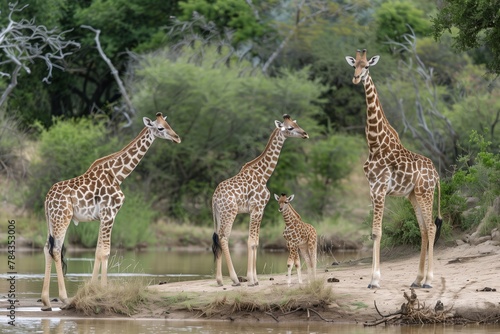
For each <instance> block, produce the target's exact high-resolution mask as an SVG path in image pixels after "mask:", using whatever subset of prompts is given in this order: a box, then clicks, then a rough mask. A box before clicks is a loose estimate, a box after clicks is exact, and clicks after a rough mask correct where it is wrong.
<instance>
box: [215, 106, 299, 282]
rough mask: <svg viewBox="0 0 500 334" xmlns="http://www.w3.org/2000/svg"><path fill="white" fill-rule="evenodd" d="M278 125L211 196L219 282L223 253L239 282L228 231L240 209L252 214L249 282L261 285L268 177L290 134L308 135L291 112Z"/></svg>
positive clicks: (219, 280)
mask: <svg viewBox="0 0 500 334" xmlns="http://www.w3.org/2000/svg"><path fill="white" fill-rule="evenodd" d="M275 125H276V129H274V131H273V132H272V133H271V137H270V138H269V141H268V143H267V146H266V148H265V149H264V151H263V152H262V153H261V154H260V155H259V156H258V157H257V158H255V159H254V160H252V161H250V162H248V163H246V164H245V165H244V166H243V167H242V168H241V170H240V172H239V173H238V174H236V175H235V176H233V177H231V178H229V179H227V180H224V181H222V182H221V183H220V184H219V185H218V186H217V188H216V189H215V192H214V194H213V196H212V213H213V219H214V230H215V231H214V234H213V238H212V239H213V246H212V250H213V252H214V256H215V262H216V280H217V284H219V285H223V283H222V254H221V253H223V254H224V257H225V258H226V262H227V267H228V270H229V276H230V277H231V280H232V281H233V285H235V286H237V285H240V282H239V280H238V276H237V275H236V272H235V270H234V267H233V263H232V261H231V255H230V254H229V235H230V234H231V229H232V226H233V222H234V219H235V218H236V215H237V214H238V213H249V214H250V228H249V236H248V242H247V247H248V263H247V280H248V285H249V286H253V285H258V284H259V282H258V280H257V247H258V245H259V231H260V223H261V221H262V216H263V214H264V208H265V207H266V205H267V202H268V201H269V198H270V196H271V195H270V192H269V190H268V189H267V186H266V184H267V181H268V180H269V178H270V177H271V175H272V173H273V171H274V169H275V168H276V165H277V164H278V158H279V155H280V152H281V148H282V147H283V144H284V142H285V139H286V138H288V137H296V138H309V135H308V134H307V133H306V132H305V131H304V130H302V129H301V128H300V127H299V126H298V124H297V122H296V121H292V119H291V118H290V116H289V115H286V114H285V115H283V122H280V121H275Z"/></svg>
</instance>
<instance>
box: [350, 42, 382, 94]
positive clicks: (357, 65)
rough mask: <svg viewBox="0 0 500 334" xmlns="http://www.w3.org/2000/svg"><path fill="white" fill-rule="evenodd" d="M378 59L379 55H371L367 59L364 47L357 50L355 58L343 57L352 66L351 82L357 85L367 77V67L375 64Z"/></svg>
mask: <svg viewBox="0 0 500 334" xmlns="http://www.w3.org/2000/svg"><path fill="white" fill-rule="evenodd" d="M379 59H380V56H373V57H371V58H370V60H368V61H367V60H366V49H363V51H360V50H357V51H356V59H354V58H353V57H350V56H347V57H345V60H347V63H348V64H349V65H351V66H352V67H354V76H353V78H352V83H353V84H355V85H357V84H358V83H359V82H360V81H361V80H363V81H364V80H365V79H366V78H367V77H368V68H369V67H370V66H374V65H375V64H377V63H378V60H379Z"/></svg>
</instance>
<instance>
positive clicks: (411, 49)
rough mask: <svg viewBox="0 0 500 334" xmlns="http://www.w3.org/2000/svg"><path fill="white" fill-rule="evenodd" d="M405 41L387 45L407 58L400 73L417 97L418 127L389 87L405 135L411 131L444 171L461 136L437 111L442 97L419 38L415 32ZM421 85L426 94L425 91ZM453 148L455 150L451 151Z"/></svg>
mask: <svg viewBox="0 0 500 334" xmlns="http://www.w3.org/2000/svg"><path fill="white" fill-rule="evenodd" d="M410 29H411V28H410ZM403 40H404V41H403V42H396V41H394V40H390V41H389V42H388V43H389V44H390V45H392V46H394V47H395V48H397V51H398V52H402V53H403V54H404V55H405V58H404V60H401V61H400V64H399V67H400V71H399V72H401V73H403V75H404V77H405V78H406V80H409V82H410V83H411V85H412V87H413V90H414V93H415V119H416V121H417V125H416V126H415V125H414V124H412V122H411V121H410V119H409V118H408V117H407V113H406V111H405V107H404V100H403V98H402V97H401V96H399V94H398V93H397V90H395V89H393V88H392V87H390V86H389V90H390V91H391V93H392V95H393V96H394V99H395V100H396V104H397V107H398V109H399V111H400V113H401V117H402V121H403V124H404V131H405V132H406V131H409V132H410V133H411V135H412V137H413V138H415V139H417V140H418V142H419V143H420V144H421V145H422V146H423V147H424V148H425V149H426V150H427V151H429V152H430V153H431V154H432V155H433V156H434V157H436V159H435V162H436V163H437V164H438V166H439V169H440V170H441V171H443V170H444V169H446V167H447V166H449V165H450V164H451V161H453V159H454V158H455V157H450V156H447V155H446V152H450V151H452V152H455V155H456V150H457V149H456V147H457V141H458V135H457V133H456V132H455V130H454V128H453V126H452V124H451V122H450V121H449V120H448V118H446V117H445V116H444V115H443V114H442V113H441V112H440V111H439V110H438V109H439V107H438V105H439V95H438V90H437V85H436V83H435V80H434V69H433V68H432V67H427V66H426V65H425V63H424V62H423V61H422V59H421V58H420V57H419V55H418V53H417V37H416V36H415V35H414V33H413V31H412V33H411V34H405V35H404V36H403ZM422 83H423V87H425V92H424V91H422ZM423 95H426V96H428V97H424V96H423ZM450 145H451V146H453V147H451V148H450V147H449V146H450Z"/></svg>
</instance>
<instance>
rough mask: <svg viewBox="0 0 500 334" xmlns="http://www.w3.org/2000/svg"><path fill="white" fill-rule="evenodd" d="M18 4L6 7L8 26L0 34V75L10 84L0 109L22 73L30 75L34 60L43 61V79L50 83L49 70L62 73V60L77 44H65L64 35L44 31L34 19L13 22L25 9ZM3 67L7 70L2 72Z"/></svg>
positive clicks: (1, 101) (1, 98)
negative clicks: (45, 68)
mask: <svg viewBox="0 0 500 334" xmlns="http://www.w3.org/2000/svg"><path fill="white" fill-rule="evenodd" d="M16 5H17V4H11V5H10V6H9V9H10V13H9V16H8V21H9V23H8V24H7V26H6V27H5V28H3V29H2V31H1V32H0V52H1V54H0V67H1V68H2V71H1V72H0V76H1V77H4V78H9V79H10V82H9V84H8V85H7V87H6V88H5V90H4V91H3V93H2V96H1V97H0V107H1V106H2V105H3V104H4V103H5V101H6V100H7V97H8V96H9V94H10V93H11V92H12V91H13V89H14V88H15V87H16V86H17V83H18V78H19V77H20V76H21V73H22V72H21V71H22V70H24V71H25V72H26V73H27V74H30V73H31V69H30V66H31V64H32V63H34V62H35V61H37V60H38V61H42V62H44V63H45V66H46V67H47V70H48V73H47V74H46V75H45V77H44V78H43V79H42V81H43V82H46V83H49V82H50V80H51V78H52V70H53V69H54V68H58V69H60V70H63V69H64V68H63V65H62V60H64V59H65V58H67V57H68V55H70V54H71V52H72V50H74V49H75V48H77V47H79V46H80V45H79V44H78V43H76V42H74V41H66V40H65V39H64V35H65V33H66V32H59V31H58V30H57V29H55V28H54V29H47V28H46V27H45V26H43V25H36V24H35V20H34V19H32V20H27V19H21V20H18V21H16V20H15V19H14V17H13V16H14V14H17V13H20V12H22V10H23V9H24V8H26V6H24V7H21V8H16ZM4 68H6V69H7V71H5V72H4Z"/></svg>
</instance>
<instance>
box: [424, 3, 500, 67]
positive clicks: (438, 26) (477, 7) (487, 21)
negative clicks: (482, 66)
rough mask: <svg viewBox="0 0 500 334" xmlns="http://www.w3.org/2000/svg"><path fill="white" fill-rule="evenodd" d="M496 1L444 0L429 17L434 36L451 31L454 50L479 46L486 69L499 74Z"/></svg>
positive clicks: (498, 8) (499, 8) (499, 32)
mask: <svg viewBox="0 0 500 334" xmlns="http://www.w3.org/2000/svg"><path fill="white" fill-rule="evenodd" d="M499 11H500V3H499V2H498V1H489V0H479V1H468V0H444V1H442V3H441V7H440V8H439V11H438V12H437V14H436V16H435V17H434V18H433V19H432V23H433V30H434V37H435V38H436V39H439V38H440V37H441V36H442V35H443V34H444V33H445V32H450V33H452V36H453V40H454V42H455V43H454V45H455V47H456V49H457V50H458V51H467V50H471V49H476V48H481V49H482V50H481V52H482V53H483V54H484V53H486V54H488V55H489V57H488V56H487V57H485V58H486V59H484V61H485V62H486V64H487V66H488V69H489V70H490V71H491V72H492V73H494V74H496V75H498V74H500V44H499V43H498V41H499V40H500V25H499V24H498V13H499Z"/></svg>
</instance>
